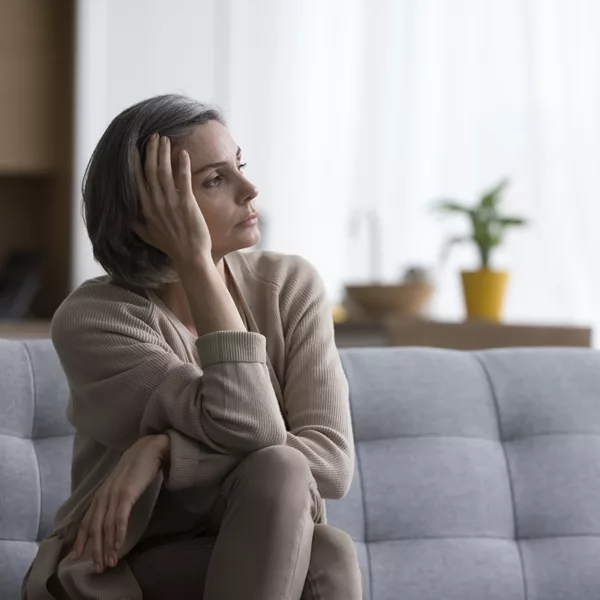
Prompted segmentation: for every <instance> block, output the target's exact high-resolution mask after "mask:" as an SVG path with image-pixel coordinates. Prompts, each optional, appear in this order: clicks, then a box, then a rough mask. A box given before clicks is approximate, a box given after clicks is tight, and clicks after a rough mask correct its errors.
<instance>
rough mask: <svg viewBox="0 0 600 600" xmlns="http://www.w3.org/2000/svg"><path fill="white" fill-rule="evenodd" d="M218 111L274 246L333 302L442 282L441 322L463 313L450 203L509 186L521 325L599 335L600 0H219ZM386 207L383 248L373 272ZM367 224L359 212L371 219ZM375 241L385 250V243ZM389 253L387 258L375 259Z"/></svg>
mask: <svg viewBox="0 0 600 600" xmlns="http://www.w3.org/2000/svg"><path fill="white" fill-rule="evenodd" d="M216 7H217V9H216V14H215V31H214V33H215V38H216V46H215V61H216V63H215V89H214V96H213V97H214V99H215V100H216V101H217V102H219V103H220V104H221V105H223V106H224V107H225V108H226V110H227V112H228V114H229V117H230V124H231V127H232V129H233V131H234V134H235V135H236V136H237V138H238V139H239V140H240V141H241V144H242V145H243V149H244V151H245V153H246V155H247V157H248V159H249V162H250V171H249V172H250V173H251V175H252V176H253V177H254V179H255V180H256V181H257V183H258V185H259V187H260V188H261V192H262V193H261V197H260V202H259V207H260V208H262V209H263V211H264V215H265V216H266V218H267V219H268V222H267V232H266V233H267V235H266V239H265V243H266V245H267V247H269V248H273V249H278V250H281V251H285V252H297V253H300V254H303V255H305V256H307V257H308V258H309V259H310V260H312V261H313V262H314V263H315V264H316V265H317V266H318V267H319V269H320V271H321V272H322V274H323V276H324V278H325V280H326V283H327V286H328V289H329V292H330V294H331V296H332V298H333V299H339V298H340V297H341V295H342V290H343V284H344V283H345V282H346V281H349V280H357V279H358V280H366V279H369V278H370V277H375V278H381V279H382V280H383V281H393V280H394V279H397V278H398V277H399V275H400V273H401V271H402V270H403V269H404V268H405V267H407V266H409V265H413V264H421V265H424V266H427V267H431V268H433V269H434V271H435V274H436V278H437V286H438V292H437V295H436V300H435V303H434V307H433V313H434V315H436V316H439V317H445V318H456V317H460V316H462V314H463V309H462V303H461V293H460V286H459V279H458V272H459V271H460V269H461V268H470V267H473V266H474V265H475V261H476V256H475V253H474V252H473V251H472V250H471V249H469V248H464V249H461V250H457V251H456V252H455V253H454V254H453V255H452V257H451V260H450V262H449V263H448V264H447V265H446V266H445V267H444V269H443V270H440V269H438V268H437V257H438V255H439V251H440V248H441V245H442V243H443V241H444V239H445V238H446V236H447V235H451V234H455V233H461V232H462V231H464V228H465V224H462V223H461V222H460V220H459V221H456V222H446V221H443V222H440V220H439V218H437V217H435V216H434V215H432V213H431V210H430V206H431V203H432V202H433V201H434V200H435V199H438V198H457V199H461V200H466V201H470V200H474V199H475V197H476V195H477V194H478V193H480V192H481V191H483V190H485V189H486V188H487V187H490V186H492V185H493V184H495V183H496V182H497V181H498V180H499V179H500V178H502V177H504V176H507V177H509V178H510V179H511V181H512V182H513V183H512V185H511V187H510V189H509V190H508V193H507V194H506V208H507V210H509V211H510V212H513V213H519V214H524V215H526V216H527V217H529V218H530V219H531V220H532V225H531V227H529V228H528V229H526V230H523V231H519V232H515V233H513V234H509V236H508V239H507V241H506V245H505V247H504V248H503V249H502V250H501V252H500V253H499V254H498V255H497V257H496V258H497V260H496V266H498V267H502V268H507V269H509V270H510V271H511V273H512V277H511V285H510V289H509V294H508V298H507V305H506V311H505V313H506V318H507V319H508V320H511V321H520V322H546V323H556V322H561V323H575V324H577V323H582V324H591V325H594V326H596V327H598V326H600V266H599V259H600V235H598V224H599V223H600V194H599V193H598V192H599V189H600V186H599V185H598V179H599V173H600V64H599V56H600V2H598V0H452V1H448V0H327V1H323V0H285V1H282V0H253V1H252V2H248V1H247V0H219V1H218V2H217V3H216ZM369 210H376V211H377V214H378V216H379V220H380V223H381V226H380V231H379V233H378V234H377V235H376V240H377V243H378V244H380V249H381V253H382V258H381V264H380V270H379V272H377V271H375V272H374V273H373V272H372V271H373V269H372V268H370V266H369V247H370V244H369V241H368V239H367V237H366V230H367V226H366V223H367V219H366V218H364V219H363V221H364V224H365V226H364V227H363V228H362V234H361V230H359V231H358V232H357V233H356V235H354V236H352V235H351V233H350V231H351V229H350V221H351V220H352V218H353V215H356V214H363V213H365V211H369ZM361 218H362V217H361ZM371 246H373V244H371ZM375 251H377V248H375Z"/></svg>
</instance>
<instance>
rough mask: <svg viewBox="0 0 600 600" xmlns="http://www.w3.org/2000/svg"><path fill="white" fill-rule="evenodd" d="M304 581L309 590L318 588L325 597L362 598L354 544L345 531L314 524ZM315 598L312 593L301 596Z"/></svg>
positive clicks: (355, 599) (351, 599) (353, 599)
mask: <svg viewBox="0 0 600 600" xmlns="http://www.w3.org/2000/svg"><path fill="white" fill-rule="evenodd" d="M307 583H308V586H307V590H308V591H311V590H314V589H319V590H321V592H323V596H326V597H327V598H336V599H337V598H344V600H357V599H358V598H362V575H361V572H360V567H359V564H358V557H357V554H356V547H355V546H354V542H353V541H352V538H351V537H350V536H349V535H348V534H347V533H346V532H345V531H342V530H341V529H337V528H335V527H331V526H330V525H315V528H314V531H313V541H312V552H311V556H310V565H309V569H308V577H307ZM311 594H312V595H311ZM314 597H316V596H315V595H314V593H312V592H311V593H306V594H305V595H304V596H302V598H303V600H304V599H305V598H307V599H308V598H314ZM319 597H320V596H319Z"/></svg>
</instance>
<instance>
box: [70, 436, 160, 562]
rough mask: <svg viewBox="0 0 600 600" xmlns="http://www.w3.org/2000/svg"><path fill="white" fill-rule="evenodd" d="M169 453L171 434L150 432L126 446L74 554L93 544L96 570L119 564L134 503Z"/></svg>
mask: <svg viewBox="0 0 600 600" xmlns="http://www.w3.org/2000/svg"><path fill="white" fill-rule="evenodd" d="M169 454H170V445H169V436H168V435H165V434H160V435H149V436H146V437H143V438H140V439H139V440H138V441H137V442H135V444H133V446H131V448H129V449H128V450H126V451H125V452H124V453H123V455H122V456H121V458H120V459H119V462H118V463H117V465H116V467H115V468H114V469H113V471H112V472H111V474H110V475H109V476H108V478H107V479H106V481H105V482H104V483H103V484H102V485H101V486H100V488H99V489H98V490H97V491H96V493H95V495H94V498H93V500H92V504H91V505H90V507H89V509H88V511H87V513H86V514H85V516H84V518H83V520H82V521H81V524H80V526H79V532H78V534H77V538H76V540H75V545H74V547H73V557H74V558H75V559H78V558H80V557H81V556H82V554H83V552H84V550H85V548H86V546H87V545H88V544H90V545H91V549H92V558H93V561H94V565H95V568H96V572H97V573H101V572H102V571H104V569H105V568H106V567H115V566H116V565H117V560H118V558H117V552H118V550H119V549H120V548H121V547H122V546H123V544H124V542H125V535H126V533H127V524H128V522H129V516H130V514H131V510H132V509H133V506H134V505H135V503H136V502H137V501H138V500H139V498H140V496H141V495H142V494H143V493H144V492H145V491H146V489H148V487H149V485H150V484H151V483H152V482H153V481H154V479H155V477H156V476H157V474H158V472H159V471H160V470H161V468H162V467H163V465H164V464H165V462H167V461H168V459H169Z"/></svg>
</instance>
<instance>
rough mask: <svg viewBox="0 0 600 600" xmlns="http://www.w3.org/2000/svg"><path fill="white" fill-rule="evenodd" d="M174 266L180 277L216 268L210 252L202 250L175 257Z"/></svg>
mask: <svg viewBox="0 0 600 600" xmlns="http://www.w3.org/2000/svg"><path fill="white" fill-rule="evenodd" d="M173 267H174V268H175V271H177V274H178V275H179V277H180V279H184V278H185V276H186V275H196V274H198V273H199V272H212V270H214V269H216V266H215V262H214V260H213V257H212V255H211V254H210V252H202V251H198V252H195V253H191V254H187V255H185V256H180V257H177V258H174V259H173Z"/></svg>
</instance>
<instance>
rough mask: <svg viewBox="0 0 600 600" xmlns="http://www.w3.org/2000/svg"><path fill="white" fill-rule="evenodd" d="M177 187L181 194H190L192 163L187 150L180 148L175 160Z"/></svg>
mask: <svg viewBox="0 0 600 600" xmlns="http://www.w3.org/2000/svg"><path fill="white" fill-rule="evenodd" d="M177 189H178V190H179V191H180V192H181V193H182V194H191V195H193V194H194V192H193V190H192V165H191V162H190V155H189V154H188V152H187V150H180V151H179V157H178V160H177Z"/></svg>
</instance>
